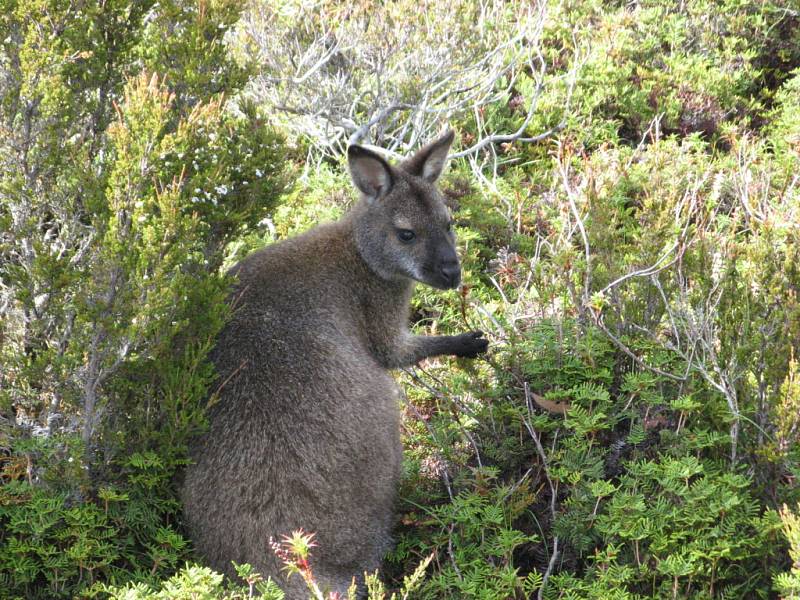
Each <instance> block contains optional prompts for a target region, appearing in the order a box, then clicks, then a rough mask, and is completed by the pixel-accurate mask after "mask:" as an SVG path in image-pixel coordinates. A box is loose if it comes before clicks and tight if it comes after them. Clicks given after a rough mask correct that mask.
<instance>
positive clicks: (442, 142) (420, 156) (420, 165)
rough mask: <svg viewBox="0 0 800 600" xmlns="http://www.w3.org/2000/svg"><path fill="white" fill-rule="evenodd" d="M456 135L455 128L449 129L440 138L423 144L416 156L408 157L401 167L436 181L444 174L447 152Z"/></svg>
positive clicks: (428, 179) (413, 173)
mask: <svg viewBox="0 0 800 600" xmlns="http://www.w3.org/2000/svg"><path fill="white" fill-rule="evenodd" d="M454 137H455V134H454V133H453V130H452V129H448V130H447V131H446V132H445V133H444V135H442V136H441V137H440V138H439V139H437V140H434V141H433V142H431V143H430V144H428V145H427V146H423V147H422V148H420V149H419V150H418V151H417V153H416V154H415V155H414V156H412V157H411V158H409V159H406V160H405V161H404V162H403V163H402V164H401V165H400V167H401V168H402V169H404V170H405V171H407V172H408V173H411V174H412V175H416V176H417V177H422V178H423V179H426V180H427V181H430V182H431V183H434V182H435V181H436V180H437V179H439V176H440V175H441V174H442V170H443V169H444V165H445V163H446V162H447V152H448V151H449V150H450V145H451V144H452V143H453V138H454Z"/></svg>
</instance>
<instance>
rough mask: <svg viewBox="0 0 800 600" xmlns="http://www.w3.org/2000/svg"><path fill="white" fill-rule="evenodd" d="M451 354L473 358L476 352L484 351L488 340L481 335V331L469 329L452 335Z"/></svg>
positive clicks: (487, 345)
mask: <svg viewBox="0 0 800 600" xmlns="http://www.w3.org/2000/svg"><path fill="white" fill-rule="evenodd" d="M453 337H454V338H455V339H454V340H453V342H454V344H453V354H454V355H455V356H461V357H464V358H475V357H476V356H478V354H482V353H484V352H486V350H487V348H489V340H487V339H486V338H485V337H483V332H482V331H469V332H467V333H462V334H461V335H456V336H453Z"/></svg>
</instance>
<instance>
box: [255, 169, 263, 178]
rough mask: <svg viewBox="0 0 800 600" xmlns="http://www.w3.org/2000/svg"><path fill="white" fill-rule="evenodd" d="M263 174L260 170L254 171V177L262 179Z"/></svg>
mask: <svg viewBox="0 0 800 600" xmlns="http://www.w3.org/2000/svg"><path fill="white" fill-rule="evenodd" d="M263 176H264V174H263V173H262V172H261V169H256V177H263Z"/></svg>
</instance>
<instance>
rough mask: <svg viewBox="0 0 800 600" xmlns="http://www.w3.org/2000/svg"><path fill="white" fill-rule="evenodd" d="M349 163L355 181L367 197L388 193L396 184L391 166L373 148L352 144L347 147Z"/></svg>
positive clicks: (377, 196)
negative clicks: (368, 148)
mask: <svg viewBox="0 0 800 600" xmlns="http://www.w3.org/2000/svg"><path fill="white" fill-rule="evenodd" d="M347 165H348V166H349V167H350V178H351V179H352V180H353V183H354V184H355V186H356V187H357V188H358V189H359V190H361V192H363V194H364V195H365V196H367V198H372V199H375V198H379V197H380V196H384V195H386V194H387V193H389V190H390V189H391V188H392V185H393V184H394V180H393V178H392V169H391V167H390V166H389V165H388V163H387V162H386V161H385V160H383V159H382V158H381V157H380V156H378V155H377V154H375V153H374V152H372V151H371V150H367V149H366V148H362V147H361V146H350V147H349V148H348V149H347Z"/></svg>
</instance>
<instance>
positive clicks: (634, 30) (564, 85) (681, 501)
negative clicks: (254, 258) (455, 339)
mask: <svg viewBox="0 0 800 600" xmlns="http://www.w3.org/2000/svg"><path fill="white" fill-rule="evenodd" d="M446 125H449V126H450V127H452V128H453V129H454V130H455V131H456V141H455V143H454V146H453V148H452V149H451V156H452V158H453V160H451V162H450V166H449V171H448V172H447V173H446V174H445V175H444V176H443V178H442V180H441V181H440V187H441V189H442V190H443V191H444V192H445V194H446V195H447V197H448V201H449V204H450V208H451V210H452V211H453V214H454V218H455V227H456V230H457V234H458V240H459V253H460V255H461V260H462V268H463V278H462V284H463V285H462V286H461V287H460V288H459V289H457V290H451V291H438V290H432V289H430V288H423V287H419V288H418V290H417V293H416V294H415V296H414V298H413V299H412V320H413V323H414V329H415V331H416V332H417V333H419V334H424V335H437V334H438V335H441V334H455V333H460V332H463V331H467V330H482V331H484V332H486V334H487V337H488V338H489V340H490V351H489V353H488V355H486V356H485V357H484V358H479V359H477V360H473V361H468V360H463V359H459V358H435V359H428V360H426V361H424V362H422V363H421V364H419V365H417V366H414V367H411V368H407V369H403V370H401V371H399V372H397V378H398V380H399V381H400V383H401V387H402V389H403V391H404V395H405V398H404V400H403V405H402V411H403V422H402V439H403V445H404V458H403V467H402V482H401V487H400V499H399V502H398V505H397V508H396V512H397V520H396V525H395V527H394V531H393V535H394V540H395V543H394V546H393V548H392V550H391V551H390V552H389V553H388V555H387V556H386V557H385V560H384V564H383V569H382V571H381V572H380V574H379V575H378V576H371V577H370V578H369V580H368V588H369V595H370V598H376V599H377V598H391V597H395V598H398V599H399V598H421V599H439V598H442V599H443V598H484V599H487V600H488V599H505V598H537V599H539V600H544V599H548V600H555V599H557V598H560V599H575V600H577V599H587V600H588V599H600V598H602V599H620V600H623V599H626V600H630V599H638V598H675V599H678V598H682V599H683V598H685V599H697V600H700V599H707V598H785V599H789V598H800V566H799V565H800V562H799V561H800V487H798V477H800V444H798V442H800V365H799V364H798V361H800V299H799V298H798V289H800V266H798V265H800V175H799V174H800V7H798V5H797V3H796V2H793V1H791V0H722V1H716V2H712V1H710V0H696V1H693V2H668V1H667V0H646V1H641V2H615V1H606V2H603V1H600V0H576V1H571V2H549V1H543V2H541V3H531V2H513V1H512V2H501V1H499V0H486V1H484V2H471V1H467V0H453V1H451V2H447V3H443V2H422V3H420V2H411V1H406V0H397V1H392V2H385V3H382V4H380V5H376V4H375V3H371V2H362V1H357V2H351V3H340V2H333V1H328V0H320V1H315V2H310V1H309V2H307V1H303V0H291V1H289V2H279V1H277V0H251V2H249V3H246V4H244V3H240V2H236V1H233V0H201V1H195V2H188V1H186V2H185V1H183V0H167V1H161V2H154V1H144V2H141V1H139V2H131V1H130V0H107V1H106V2H103V3H90V2H89V3H87V2H75V1H69V2H68V1H66V0H28V1H27V2H19V1H17V0H0V597H4V598H5V597H8V598H61V597H63V598H70V597H78V598H89V597H97V598H107V597H111V598H120V599H122V598H125V599H145V598H148V599H149V598H230V599H234V598H248V597H252V596H254V595H257V594H260V595H261V596H263V597H265V598H272V599H275V600H277V599H279V598H281V597H282V592H281V590H280V589H279V585H277V584H276V582H273V581H271V580H265V578H264V577H262V576H261V575H260V574H259V573H256V572H255V570H254V569H253V568H252V567H250V566H249V565H237V566H236V567H235V570H236V572H237V573H238V578H236V579H235V580H229V579H226V578H225V577H223V575H221V574H219V573H216V572H214V571H212V570H210V569H209V568H207V567H206V566H204V565H202V564H200V563H198V562H197V560H196V557H195V556H194V555H193V550H192V547H191V545H190V543H189V542H188V541H187V537H186V535H185V534H186V532H185V530H184V528H183V527H182V517H181V505H180V502H179V500H178V495H177V489H178V481H179V477H180V473H181V471H182V469H183V467H184V466H185V465H186V463H187V460H188V447H189V443H190V440H192V439H193V438H194V436H196V435H197V434H198V433H200V432H202V431H204V430H205V429H206V428H207V420H206V409H207V406H208V403H209V401H211V402H213V401H214V398H215V394H214V392H215V389H216V386H217V385H218V382H215V375H214V372H213V369H212V368H211V365H210V362H209V360H208V353H209V351H210V349H211V348H212V346H213V342H214V339H215V338H216V335H217V333H218V332H219V331H220V329H221V328H222V327H223V325H224V323H225V322H226V320H227V319H228V318H229V309H228V308H226V305H225V296H226V290H227V289H228V286H229V284H230V281H229V280H228V278H227V277H226V276H225V272H226V267H228V266H230V265H232V264H234V263H235V262H236V261H238V260H239V259H240V258H241V257H243V256H245V255H246V254H248V253H249V252H251V251H252V250H255V249H257V248H260V247H262V246H263V245H265V244H268V243H271V242H273V241H275V240H280V239H284V238H286V237H288V236H290V235H294V234H296V233H298V232H301V231H303V230H305V229H308V228H310V227H311V226H313V225H316V224H318V223H320V222H323V221H325V220H330V219H334V218H338V217H339V216H340V215H342V214H343V213H344V211H345V210H346V209H347V208H349V207H350V206H351V205H352V204H353V202H354V200H355V194H354V193H352V192H351V191H350V189H351V187H350V185H349V183H348V175H347V169H346V155H345V149H346V146H347V145H348V143H359V144H362V145H365V146H369V147H374V148H375V149H377V148H383V149H384V152H385V154H386V155H387V156H389V157H392V156H395V155H404V154H408V153H410V152H412V151H413V150H414V149H416V148H417V147H419V145H420V144H421V143H422V142H423V141H426V140H428V139H431V138H433V137H435V135H436V134H437V133H438V132H439V131H441V130H442V129H443V128H444V127H445V126H446ZM286 536H287V537H286V538H285V539H275V540H272V546H270V544H269V541H268V540H264V551H265V552H271V553H273V554H275V556H277V557H278V558H279V559H280V560H281V561H282V562H283V563H284V565H285V566H286V569H287V571H288V572H290V573H293V575H292V577H299V578H302V579H303V580H304V581H305V582H306V584H307V587H308V589H309V592H308V595H309V597H310V598H315V599H323V600H324V599H326V598H330V596H329V595H327V591H326V590H324V589H320V588H319V586H318V585H317V582H316V580H315V576H314V554H315V551H319V549H318V547H316V546H315V544H316V538H315V537H314V536H313V532H312V531H307V532H306V531H296V532H291V531H287V532H286Z"/></svg>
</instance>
